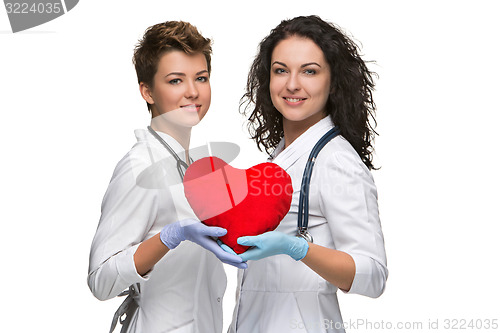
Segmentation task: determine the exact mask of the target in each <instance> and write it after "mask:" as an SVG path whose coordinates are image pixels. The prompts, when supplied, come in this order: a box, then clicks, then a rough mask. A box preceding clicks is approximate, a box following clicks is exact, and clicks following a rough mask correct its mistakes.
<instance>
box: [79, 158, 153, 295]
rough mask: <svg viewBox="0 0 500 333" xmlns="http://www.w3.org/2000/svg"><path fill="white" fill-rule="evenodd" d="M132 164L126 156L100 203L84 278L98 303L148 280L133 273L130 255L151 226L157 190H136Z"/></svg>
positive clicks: (118, 166)
mask: <svg viewBox="0 0 500 333" xmlns="http://www.w3.org/2000/svg"><path fill="white" fill-rule="evenodd" d="M134 163H136V164H138V163H140V161H138V159H137V158H135V159H134V158H133V157H131V156H130V155H126V157H125V158H123V159H122V160H121V161H120V162H119V163H118V165H117V166H116V168H115V171H114V173H113V177H112V179H111V181H110V183H109V186H108V189H107V191H106V194H105V195H104V199H103V201H102V206H101V218H100V221H99V225H98V227H97V230H96V233H95V236H94V240H93V242H92V247H91V251H90V263H89V274H88V285H89V288H90V289H91V291H92V293H93V294H94V296H95V297H96V298H98V299H100V300H106V299H110V298H113V297H115V296H116V295H118V294H119V293H121V292H122V291H123V290H125V289H127V288H128V287H129V286H130V285H132V284H134V283H139V282H144V281H146V280H147V279H148V278H149V277H148V275H144V276H143V275H141V274H139V273H138V272H137V269H136V266H135V261H134V255H135V252H136V250H137V249H138V247H139V246H140V245H141V242H142V241H143V240H144V237H145V235H147V232H148V230H150V228H151V227H152V225H153V223H154V220H155V216H156V214H157V210H158V203H157V190H155V189H145V188H141V187H139V186H136V179H135V175H134V172H133V164H134Z"/></svg>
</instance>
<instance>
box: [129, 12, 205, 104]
mask: <svg viewBox="0 0 500 333" xmlns="http://www.w3.org/2000/svg"><path fill="white" fill-rule="evenodd" d="M211 44H212V42H211V40H210V39H208V38H205V37H203V36H202V35H201V34H200V32H199V31H198V29H196V27H195V26H193V25H192V24H190V23H188V22H183V21H167V22H164V23H158V24H155V25H153V26H151V27H149V28H148V29H146V32H145V33H144V36H143V38H142V39H141V40H139V43H138V44H137V45H136V47H135V50H134V57H133V59H132V61H133V63H134V66H135V71H136V72H137V81H138V82H139V83H141V82H144V83H145V84H147V85H148V86H149V87H150V88H154V86H153V82H154V80H153V78H154V76H155V74H156V71H157V70H158V62H159V61H160V58H161V56H162V55H163V54H164V53H165V52H168V51H171V50H179V51H183V52H184V53H186V54H194V53H202V54H203V55H204V56H205V59H206V60H207V69H208V73H209V74H210V70H211V65H210V61H211V55H212V45H211ZM147 104H148V109H149V110H150V111H151V105H150V104H149V103H147Z"/></svg>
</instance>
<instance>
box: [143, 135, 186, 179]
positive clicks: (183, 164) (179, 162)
mask: <svg viewBox="0 0 500 333" xmlns="http://www.w3.org/2000/svg"><path fill="white" fill-rule="evenodd" d="M148 131H149V133H151V134H152V135H153V136H154V137H155V138H156V140H158V141H159V142H160V143H161V144H162V145H163V147H165V148H166V149H167V150H168V152H169V153H170V154H171V155H172V156H173V158H175V162H176V164H177V172H178V173H179V177H181V181H182V180H183V179H184V170H187V168H188V165H187V163H186V162H184V161H183V160H181V158H180V157H179V155H177V153H176V152H175V151H174V150H173V149H172V147H170V145H169V144H168V143H166V142H165V140H163V138H162V137H161V136H160V135H158V133H156V131H155V130H154V129H152V128H151V126H148ZM190 161H191V163H192V162H193V159H192V158H190Z"/></svg>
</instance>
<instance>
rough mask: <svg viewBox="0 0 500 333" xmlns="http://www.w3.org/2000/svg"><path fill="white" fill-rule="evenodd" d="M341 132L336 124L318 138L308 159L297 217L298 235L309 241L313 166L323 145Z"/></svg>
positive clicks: (310, 236) (310, 241)
mask: <svg viewBox="0 0 500 333" xmlns="http://www.w3.org/2000/svg"><path fill="white" fill-rule="evenodd" d="M339 134H340V127H338V126H335V127H334V128H332V129H331V130H329V131H328V132H327V133H326V134H325V135H323V136H322V137H321V139H319V140H318V142H317V143H316V145H314V147H313V149H312V150H311V153H310V154H309V158H308V159H307V163H306V167H305V169H304V175H303V176H302V184H301V186H300V196H299V213H298V215H299V216H298V218H297V237H302V238H304V239H305V240H306V241H308V242H309V243H312V242H313V237H312V235H311V234H310V233H309V232H308V231H307V226H308V223H309V185H310V183H311V175H312V170H313V166H314V163H315V162H316V157H318V154H319V152H320V151H321V149H323V147H324V146H325V145H326V144H327V143H328V142H330V140H332V139H333V138H334V137H336V136H337V135H339Z"/></svg>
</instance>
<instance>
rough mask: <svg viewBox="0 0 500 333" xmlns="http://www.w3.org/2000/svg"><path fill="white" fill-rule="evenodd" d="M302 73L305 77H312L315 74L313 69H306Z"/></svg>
mask: <svg viewBox="0 0 500 333" xmlns="http://www.w3.org/2000/svg"><path fill="white" fill-rule="evenodd" d="M304 73H305V74H307V75H314V74H316V71H315V70H314V69H306V70H304Z"/></svg>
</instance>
